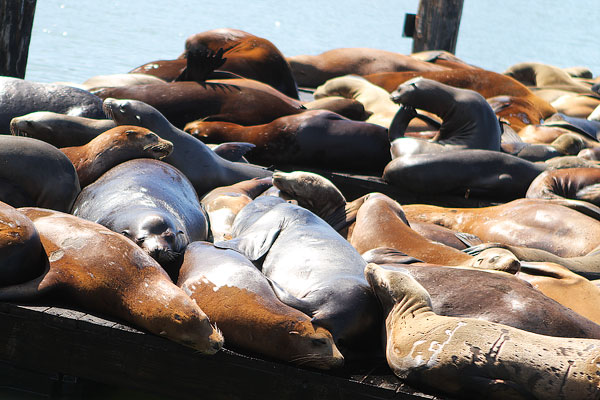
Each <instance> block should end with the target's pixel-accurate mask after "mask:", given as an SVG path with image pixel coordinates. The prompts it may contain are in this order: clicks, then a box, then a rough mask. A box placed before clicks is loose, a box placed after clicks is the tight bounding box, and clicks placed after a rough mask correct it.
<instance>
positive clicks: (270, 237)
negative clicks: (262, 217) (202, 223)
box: [215, 227, 281, 261]
mask: <svg viewBox="0 0 600 400" xmlns="http://www.w3.org/2000/svg"><path fill="white" fill-rule="evenodd" d="M280 232H281V228H280V227H273V228H271V229H265V230H261V231H258V232H256V231H254V232H249V233H247V234H245V235H241V236H238V237H237V238H235V239H231V240H225V241H221V242H217V243H215V247H218V248H220V249H231V250H235V251H237V252H238V253H240V254H243V255H244V256H246V258H247V259H248V260H250V261H257V260H258V259H260V258H261V257H263V256H264V255H265V254H267V252H268V251H269V249H270V248H271V246H272V245H273V243H274V242H275V240H276V239H277V236H279V233H280Z"/></svg>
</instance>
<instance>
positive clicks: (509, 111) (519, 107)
mask: <svg viewBox="0 0 600 400" xmlns="http://www.w3.org/2000/svg"><path fill="white" fill-rule="evenodd" d="M486 101H487V102H488V104H489V105H490V106H491V107H492V110H494V113H495V114H496V116H497V117H498V119H500V120H503V121H506V122H508V124H509V125H510V127H511V128H512V129H514V130H515V132H519V131H520V130H521V129H523V128H524V127H526V126H527V125H530V124H539V123H540V122H541V121H542V119H543V117H542V113H540V112H539V110H538V109H537V108H536V107H535V106H534V105H533V103H532V102H531V101H530V100H527V99H526V98H524V97H515V96H505V95H502V96H494V97H490V98H488V99H486Z"/></svg>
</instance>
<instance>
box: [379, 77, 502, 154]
mask: <svg viewBox="0 0 600 400" xmlns="http://www.w3.org/2000/svg"><path fill="white" fill-rule="evenodd" d="M390 98H391V99H392V101H393V102H395V103H399V104H402V105H403V106H405V107H406V106H409V107H413V108H419V109H423V110H426V111H429V112H432V113H434V114H435V115H437V116H439V117H440V118H441V119H442V121H443V122H442V125H441V126H440V129H439V133H438V134H437V135H436V136H435V137H434V139H433V141H434V142H437V143H440V144H443V145H445V146H452V147H453V148H457V149H486V150H494V151H499V150H500V136H501V134H502V131H501V130H500V124H499V122H498V118H497V117H496V114H495V113H494V110H492V108H491V107H490V105H489V104H488V103H487V102H486V101H485V99H484V98H483V96H481V95H480V94H479V93H477V92H475V91H473V90H468V89H459V88H455V87H452V86H448V85H445V84H443V83H439V82H436V81H433V80H430V79H424V78H415V79H411V80H408V81H406V82H404V83H403V84H401V85H399V86H398V88H397V89H396V90H395V91H393V92H392V93H391V95H390ZM414 116H416V114H410V113H406V112H399V113H397V115H396V117H394V121H393V122H392V125H391V126H390V128H389V133H388V134H389V137H390V142H392V154H394V153H397V154H398V155H396V156H397V157H398V156H402V155H403V154H404V152H403V150H402V147H403V145H402V143H394V141H396V140H399V141H400V142H404V141H406V140H411V141H412V140H414V139H408V138H404V131H405V127H406V126H407V122H406V119H408V118H411V117H414ZM411 119H412V118H411ZM399 120H400V121H399Z"/></svg>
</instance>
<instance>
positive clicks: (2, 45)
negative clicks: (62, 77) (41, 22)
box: [0, 0, 36, 78]
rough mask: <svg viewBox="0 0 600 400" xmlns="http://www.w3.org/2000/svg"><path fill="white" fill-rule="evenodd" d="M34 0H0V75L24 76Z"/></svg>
mask: <svg viewBox="0 0 600 400" xmlns="http://www.w3.org/2000/svg"><path fill="white" fill-rule="evenodd" d="M35 4H36V0H0V75H5V76H13V77H16V78H25V69H26V67H27V56H28V54H29V42H30V40H31V28H32V27H33V15H34V13H35Z"/></svg>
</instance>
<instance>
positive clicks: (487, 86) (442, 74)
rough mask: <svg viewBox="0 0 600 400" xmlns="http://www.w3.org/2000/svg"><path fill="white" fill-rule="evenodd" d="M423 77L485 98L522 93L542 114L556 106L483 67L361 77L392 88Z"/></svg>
mask: <svg viewBox="0 0 600 400" xmlns="http://www.w3.org/2000/svg"><path fill="white" fill-rule="evenodd" d="M419 76H421V77H423V78H426V79H431V80H434V81H437V82H440V83H444V84H446V85H450V86H454V87H457V88H461V89H470V90H474V91H476V92H477V93H479V94H480V95H482V96H483V97H485V98H486V99H488V98H490V97H494V96H500V95H505V96H515V97H524V98H525V99H527V100H529V101H530V102H531V103H532V104H533V105H534V106H535V107H536V108H537V110H538V111H539V112H540V113H541V114H542V116H543V117H544V118H547V117H549V116H550V115H552V114H554V113H555V112H556V109H555V108H554V107H552V106H551V105H550V103H548V102H547V101H545V100H542V99H541V98H539V97H537V96H536V95H535V94H534V93H533V92H532V91H531V90H529V89H527V87H525V86H524V85H523V84H521V83H519V82H518V81H516V80H515V79H513V78H511V77H509V76H506V75H502V74H498V73H496V72H492V71H487V70H484V69H453V70H452V69H451V70H445V71H429V72H382V73H379V74H372V75H366V76H365V78H366V79H367V80H368V81H370V82H372V83H374V84H376V85H378V86H381V87H382V88H384V89H385V90H387V91H388V92H390V93H391V92H393V91H394V90H396V88H397V87H398V86H399V85H400V84H402V83H404V82H406V81H407V80H409V79H413V78H417V77H419Z"/></svg>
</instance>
